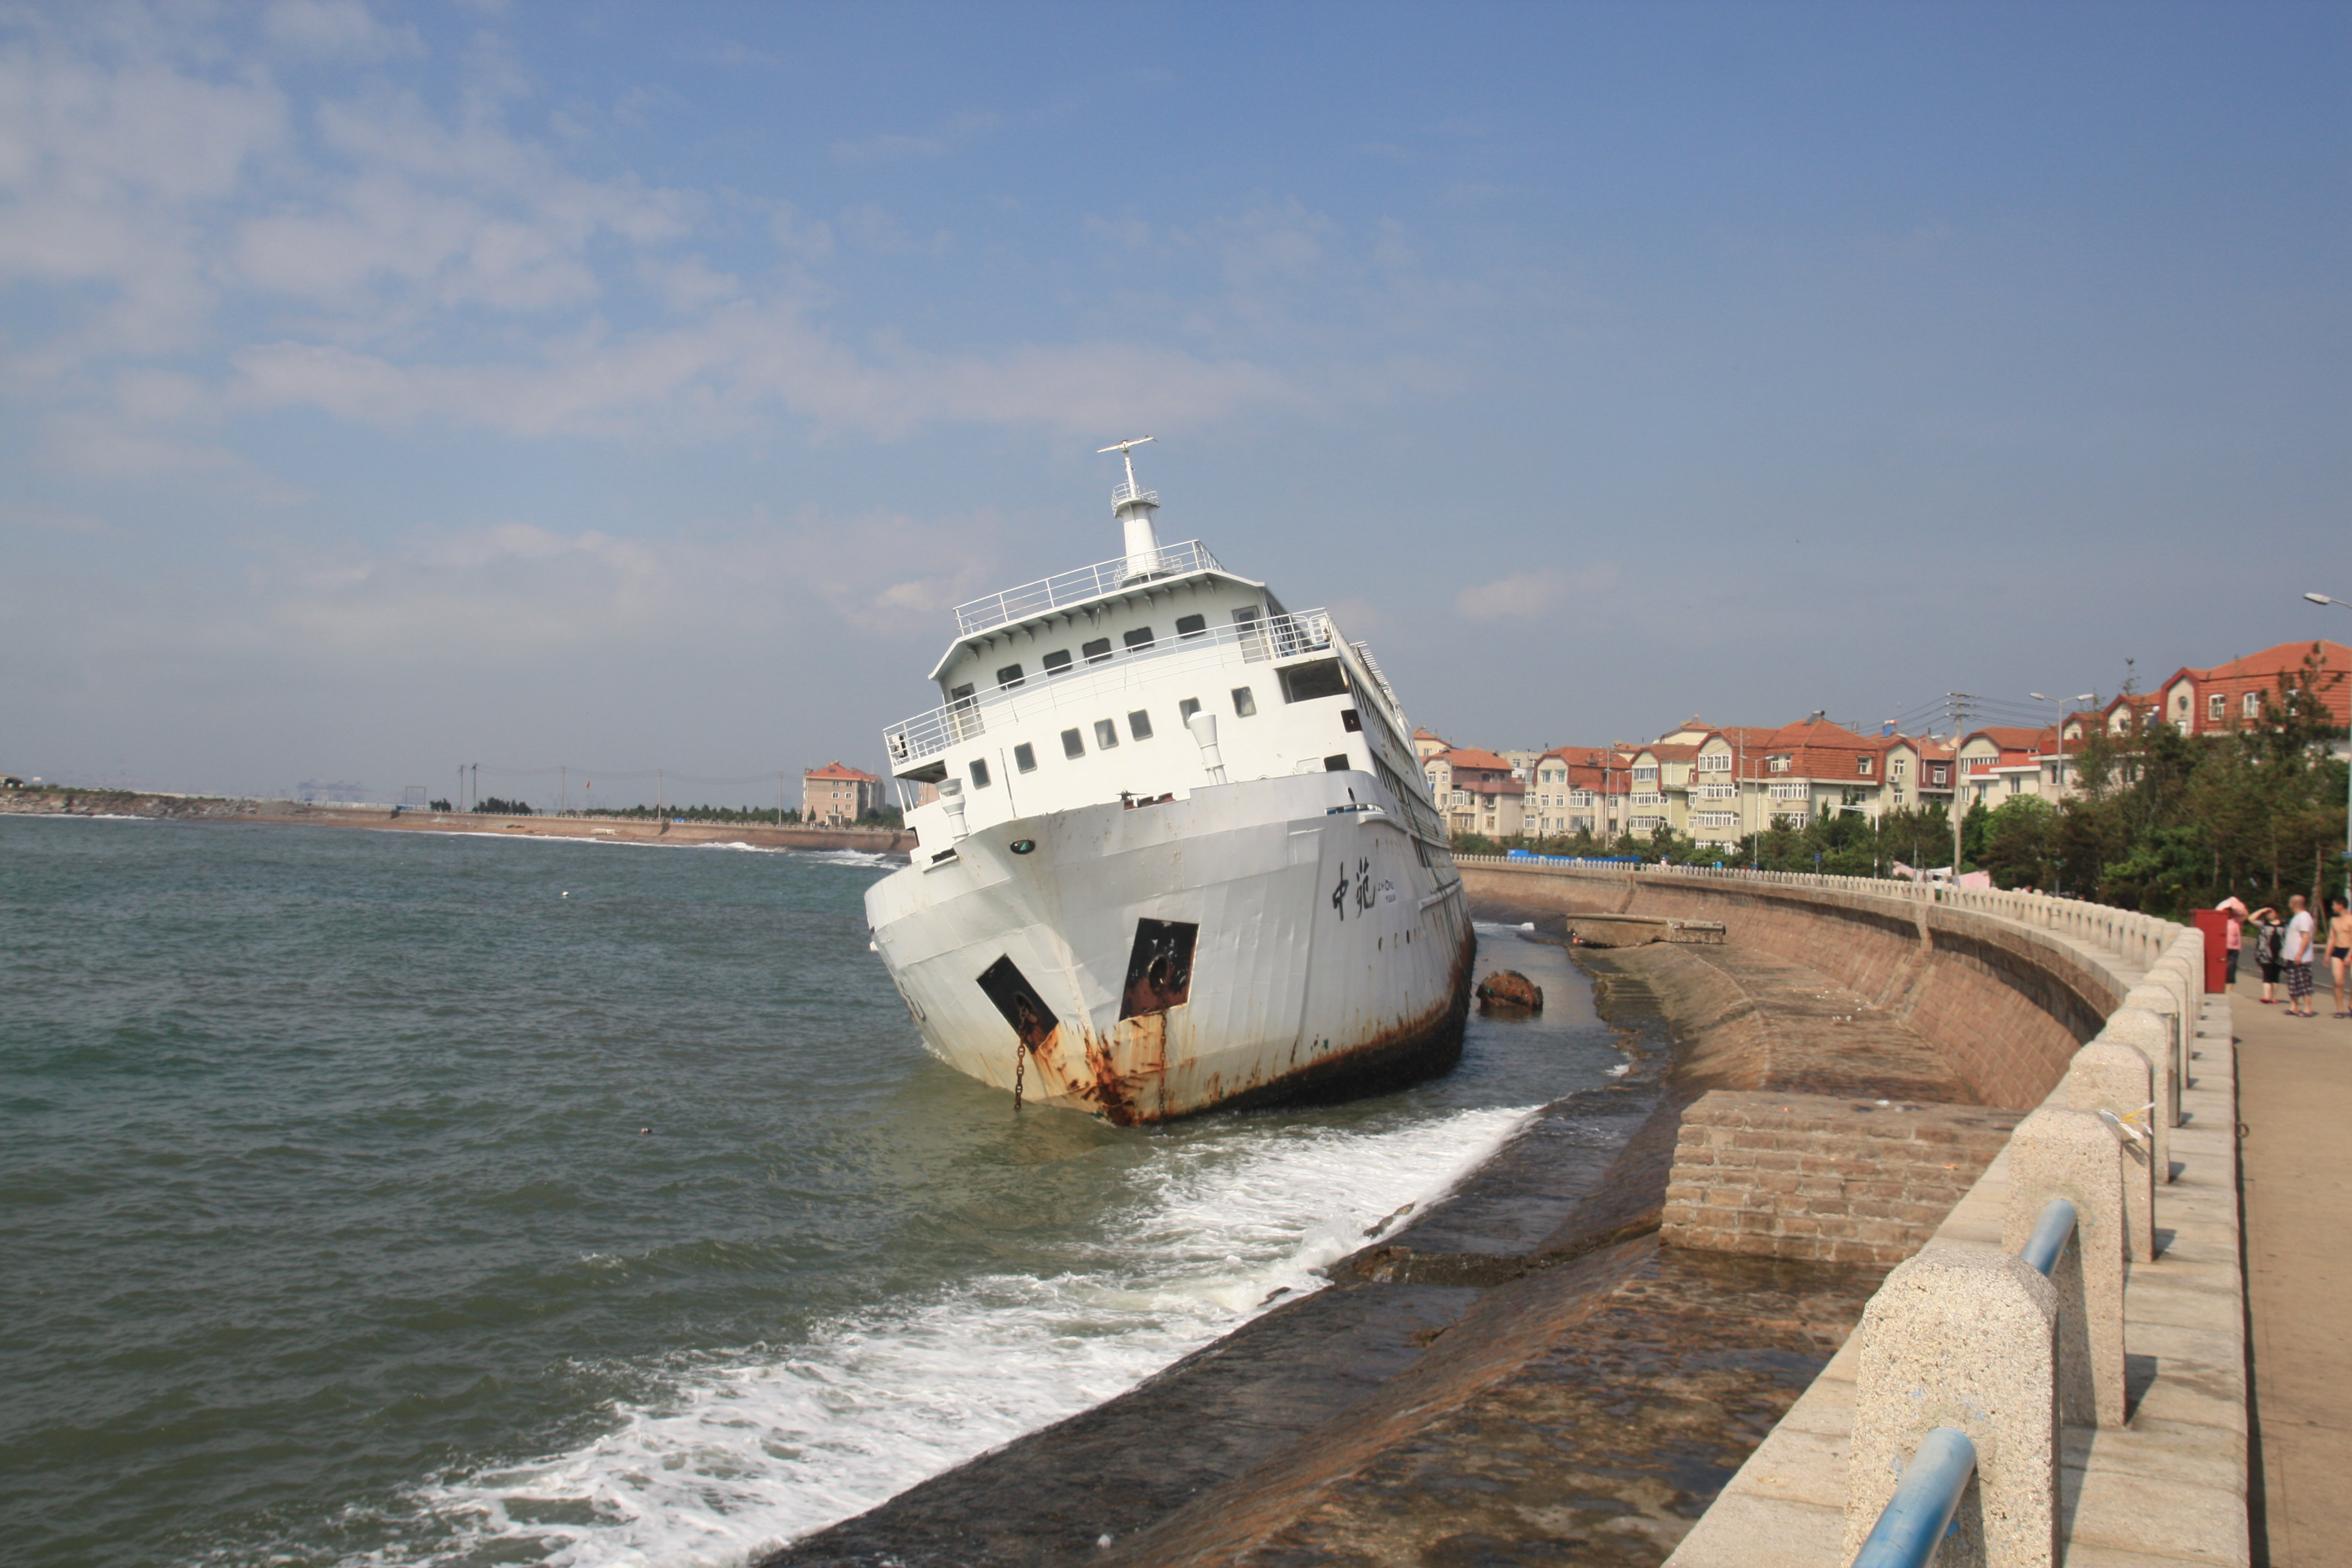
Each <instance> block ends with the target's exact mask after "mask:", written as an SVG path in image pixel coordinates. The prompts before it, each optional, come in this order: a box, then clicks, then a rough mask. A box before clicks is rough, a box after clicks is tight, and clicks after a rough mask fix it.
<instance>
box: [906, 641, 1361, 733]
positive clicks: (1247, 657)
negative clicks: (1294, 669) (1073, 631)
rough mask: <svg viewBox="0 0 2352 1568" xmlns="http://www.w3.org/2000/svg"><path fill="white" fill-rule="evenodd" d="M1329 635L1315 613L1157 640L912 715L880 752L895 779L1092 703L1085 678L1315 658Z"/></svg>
mask: <svg viewBox="0 0 2352 1568" xmlns="http://www.w3.org/2000/svg"><path fill="white" fill-rule="evenodd" d="M1335 636H1336V634H1335V633H1334V632H1333V630H1332V627H1331V617H1330V616H1328V615H1327V614H1326V613H1325V612H1323V611H1321V610H1300V611H1297V612H1296V613H1294V614H1291V615H1286V616H1269V617H1266V618H1264V619H1261V620H1255V621H1236V622H1234V623H1233V624H1231V625H1229V626H1208V627H1204V628H1202V630H1200V631H1197V632H1187V633H1177V632H1169V633H1163V634H1161V635H1160V636H1158V637H1154V638H1153V639H1152V640H1151V641H1150V642H1148V643H1145V644H1143V645H1142V646H1141V647H1115V648H1112V649H1111V650H1110V651H1109V652H1108V653H1104V654H1098V655H1097V656H1096V657H1095V658H1090V659H1085V660H1082V661H1081V662H1079V663H1076V664H1073V665H1069V666H1066V667H1065V668H1064V670H1063V672H1062V673H1060V674H1058V675H1048V674H1045V673H1042V672H1040V673H1038V674H1034V675H1032V674H1027V673H1025V672H1024V675H1023V676H1022V678H1021V679H1020V680H1019V681H1018V682H1016V683H1014V684H1011V685H1005V686H994V687H991V688H990V689H988V690H986V691H982V692H977V693H975V694H973V695H972V696H970V697H964V698H959V699H958V700H955V701H953V702H950V703H947V704H946V705H945V706H943V707H939V708H934V709H932V710H929V712H926V713H918V714H916V715H915V716H914V717H913V718H911V719H907V720H903V721H900V722H898V723H896V724H893V725H891V726H890V727H889V728H887V729H886V730H884V731H882V749H883V752H884V754H885V755H886V756H887V757H888V758H889V761H890V769H891V771H892V772H893V773H896V772H897V771H898V769H899V768H901V767H903V766H904V765H905V764H907V763H910V762H915V761H918V760H919V759H920V758H923V757H928V756H931V755H934V754H936V753H938V752H944V751H946V750H947V749H948V748H949V747H950V746H952V745H954V744H955V743H956V742H959V741H969V740H971V739H973V738H975V737H977V736H979V735H982V734H984V733H985V732H986V731H987V730H988V728H989V726H990V725H991V724H1001V723H1003V722H1005V721H1007V720H1015V721H1017V720H1019V719H1022V718H1024V717H1026V716H1029V715H1032V714H1034V713H1036V712H1044V711H1050V710H1055V709H1058V708H1060V707H1061V706H1062V704H1063V703H1064V702H1066V701H1067V700H1070V698H1071V697H1072V696H1073V695H1075V694H1076V693H1078V692H1085V693H1087V697H1088V700H1089V701H1091V700H1093V697H1094V694H1095V692H1096V689H1097V679H1088V677H1089V676H1090V675H1091V676H1094V677H1097V678H1098V677H1099V676H1100V675H1101V674H1103V673H1105V672H1111V671H1115V672H1117V673H1118V676H1119V677H1120V679H1122V680H1123V679H1126V677H1127V675H1128V673H1129V671H1130V670H1132V669H1133V668H1134V667H1135V666H1137V665H1139V664H1141V663H1143V662H1145V661H1147V660H1153V659H1162V658H1176V657H1180V656H1187V655H1190V656H1198V655H1201V654H1203V653H1210V652H1212V651H1213V650H1217V651H1215V658H1216V661H1217V662H1220V663H1222V662H1223V661H1224V658H1225V656H1224V654H1223V651H1221V650H1223V649H1226V648H1230V647H1235V646H1238V647H1240V648H1241V650H1242V658H1243V659H1244V661H1245V662H1248V663H1252V664H1255V663H1258V662H1261V661H1265V662H1271V661H1274V660H1276V659H1285V658H1296V657H1297V656H1298V655H1300V654H1306V653H1319V652H1322V651H1324V650H1326V649H1328V648H1329V647H1331V645H1332V640H1333V637H1335Z"/></svg>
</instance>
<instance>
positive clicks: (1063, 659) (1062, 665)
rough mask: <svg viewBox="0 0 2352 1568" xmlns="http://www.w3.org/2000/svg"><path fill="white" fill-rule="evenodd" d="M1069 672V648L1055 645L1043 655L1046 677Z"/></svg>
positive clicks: (1051, 677)
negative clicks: (1051, 650)
mask: <svg viewBox="0 0 2352 1568" xmlns="http://www.w3.org/2000/svg"><path fill="white" fill-rule="evenodd" d="M1069 672H1070V650H1069V649H1068V648H1066V647H1057V648H1055V650H1054V651H1053V652H1051V653H1049V654H1047V655H1046V656H1045V679H1048V680H1051V679H1053V678H1054V677H1055V676H1057V675H1067V674H1069Z"/></svg>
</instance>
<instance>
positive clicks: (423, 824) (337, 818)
mask: <svg viewBox="0 0 2352 1568" xmlns="http://www.w3.org/2000/svg"><path fill="white" fill-rule="evenodd" d="M0 816H142V817H153V818H158V819H167V820H172V821H191V822H266V823H279V824H289V825H296V826H308V827H366V828H374V829H377V830H379V831H388V832H422V833H488V834H496V835H499V836H500V837H518V838H588V839H604V840H610V841H612V842H614V843H640V844H749V845H751V846H752V847H754V848H760V849H862V850H866V851H867V852H869V853H873V854H877V855H887V854H893V853H904V852H905V851H907V850H909V849H912V848H913V847H915V836H914V835H913V834H912V833H909V832H908V831H906V830H905V829H904V828H891V827H814V826H800V825H797V824H788V825H785V826H774V825H772V824H761V823H754V822H679V821H675V820H649V819H647V818H644V817H625V816H611V817H606V816H535V815H534V816H508V815H504V814H500V813H492V812H472V811H428V810H424V809H421V808H416V809H412V808H407V807H402V808H399V809H394V807H391V806H383V805H310V804H308V803H306V802H302V801H295V800H234V799H229V798H226V797H224V796H214V795H163V794H158V793H151V792H146V791H135V790H103V789H54V788H46V787H44V788H38V789H12V790H7V791H5V792H0Z"/></svg>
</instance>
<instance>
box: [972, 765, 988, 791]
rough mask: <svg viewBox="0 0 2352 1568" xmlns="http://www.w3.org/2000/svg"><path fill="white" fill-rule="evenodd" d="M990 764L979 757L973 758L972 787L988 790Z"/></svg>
mask: <svg viewBox="0 0 2352 1568" xmlns="http://www.w3.org/2000/svg"><path fill="white" fill-rule="evenodd" d="M988 784H989V779H988V764H987V763H984V762H982V761H981V759H979V758H978V757H974V758H972V760H971V787H972V788H974V789H986V788H987V787H988Z"/></svg>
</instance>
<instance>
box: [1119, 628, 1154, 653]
mask: <svg viewBox="0 0 2352 1568" xmlns="http://www.w3.org/2000/svg"><path fill="white" fill-rule="evenodd" d="M1119 640H1120V641H1121V642H1124V643H1125V644H1127V646H1128V647H1130V648H1145V647H1150V646H1151V628H1150V626H1138V627H1136V628H1135V629H1134V630H1133V631H1131V632H1125V633H1122V634H1120V637H1119Z"/></svg>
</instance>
